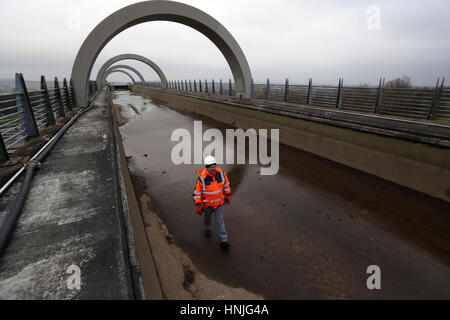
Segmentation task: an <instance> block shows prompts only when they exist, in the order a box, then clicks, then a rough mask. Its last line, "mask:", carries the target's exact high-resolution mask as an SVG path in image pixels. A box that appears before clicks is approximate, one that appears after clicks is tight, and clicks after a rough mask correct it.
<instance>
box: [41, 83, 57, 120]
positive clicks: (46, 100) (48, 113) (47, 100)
mask: <svg viewBox="0 0 450 320" xmlns="http://www.w3.org/2000/svg"><path fill="white" fill-rule="evenodd" d="M41 90H42V91H43V93H42V96H43V97H44V99H43V100H44V105H45V117H46V118H47V122H48V124H55V116H54V115H53V108H52V103H51V102H50V95H49V94H48V89H47V82H46V81H45V77H44V76H41Z"/></svg>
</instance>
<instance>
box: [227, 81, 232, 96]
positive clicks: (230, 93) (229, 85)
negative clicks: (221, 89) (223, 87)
mask: <svg viewBox="0 0 450 320" xmlns="http://www.w3.org/2000/svg"><path fill="white" fill-rule="evenodd" d="M228 95H230V96H232V95H233V85H232V84H231V79H230V80H228Z"/></svg>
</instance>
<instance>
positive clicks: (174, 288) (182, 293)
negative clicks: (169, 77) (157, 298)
mask: <svg viewBox="0 0 450 320" xmlns="http://www.w3.org/2000/svg"><path fill="white" fill-rule="evenodd" d="M113 114H114V117H115V121H116V124H120V122H121V121H122V122H123V121H124V118H123V117H121V115H120V106H119V105H114V107H113ZM119 150H120V152H121V153H122V155H121V156H122V157H123V159H126V156H125V154H124V151H123V148H119ZM123 169H125V170H127V169H128V171H131V175H130V177H131V180H132V186H133V190H134V191H133V192H134V196H135V197H136V198H137V199H139V201H138V205H139V211H140V214H141V218H142V223H143V225H144V227H145V234H146V239H144V238H143V237H137V238H136V239H135V240H136V242H141V243H140V244H139V243H138V244H137V247H138V250H139V247H140V246H141V245H142V241H148V244H149V246H150V247H151V254H152V259H153V261H154V262H155V267H156V272H157V276H158V280H159V284H160V285H161V290H162V293H163V296H164V299H169V300H209V299H213V300H261V299H263V297H262V296H260V295H256V294H253V293H251V292H249V291H247V290H245V289H243V288H233V287H230V286H227V285H225V284H222V283H220V282H217V281H214V280H211V279H209V278H207V277H206V276H205V275H204V274H203V273H201V272H200V271H199V270H198V268H196V266H195V265H194V263H193V262H192V260H191V259H190V258H189V256H188V255H187V254H186V253H185V252H184V251H183V250H182V249H180V248H179V247H178V246H177V245H176V244H175V241H174V240H173V239H174V236H173V235H171V234H170V233H169V231H168V228H167V226H166V225H165V224H164V222H163V221H162V220H161V219H160V218H159V217H158V215H157V214H156V213H155V212H154V210H153V209H152V205H151V204H152V200H151V197H150V195H148V194H146V189H147V187H146V182H145V179H144V178H142V177H140V176H138V175H136V174H133V172H132V170H131V169H130V165H128V166H127V167H125V166H124V168H123ZM129 173H130V172H129ZM125 180H126V179H125ZM141 258H142V255H141ZM148 258H149V257H147V259H148ZM147 262H148V261H147ZM141 268H142V261H141ZM145 271H146V270H143V272H144V273H145ZM144 286H145V284H144ZM147 286H148V283H147ZM152 286H155V284H154V283H153V285H152ZM146 289H147V290H146V291H147V292H148V291H151V290H152V288H146Z"/></svg>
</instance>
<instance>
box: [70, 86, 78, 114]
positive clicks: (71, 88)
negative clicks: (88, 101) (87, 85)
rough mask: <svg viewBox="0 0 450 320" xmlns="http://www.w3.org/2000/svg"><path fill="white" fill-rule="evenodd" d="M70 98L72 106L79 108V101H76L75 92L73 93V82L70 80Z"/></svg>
mask: <svg viewBox="0 0 450 320" xmlns="http://www.w3.org/2000/svg"><path fill="white" fill-rule="evenodd" d="M69 83H70V97H71V98H72V106H73V107H74V108H76V107H77V101H76V100H75V92H74V91H73V81H72V79H70V82H69Z"/></svg>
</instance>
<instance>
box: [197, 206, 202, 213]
mask: <svg viewBox="0 0 450 320" xmlns="http://www.w3.org/2000/svg"><path fill="white" fill-rule="evenodd" d="M197 214H198V215H199V216H201V215H202V206H201V205H197Z"/></svg>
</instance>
